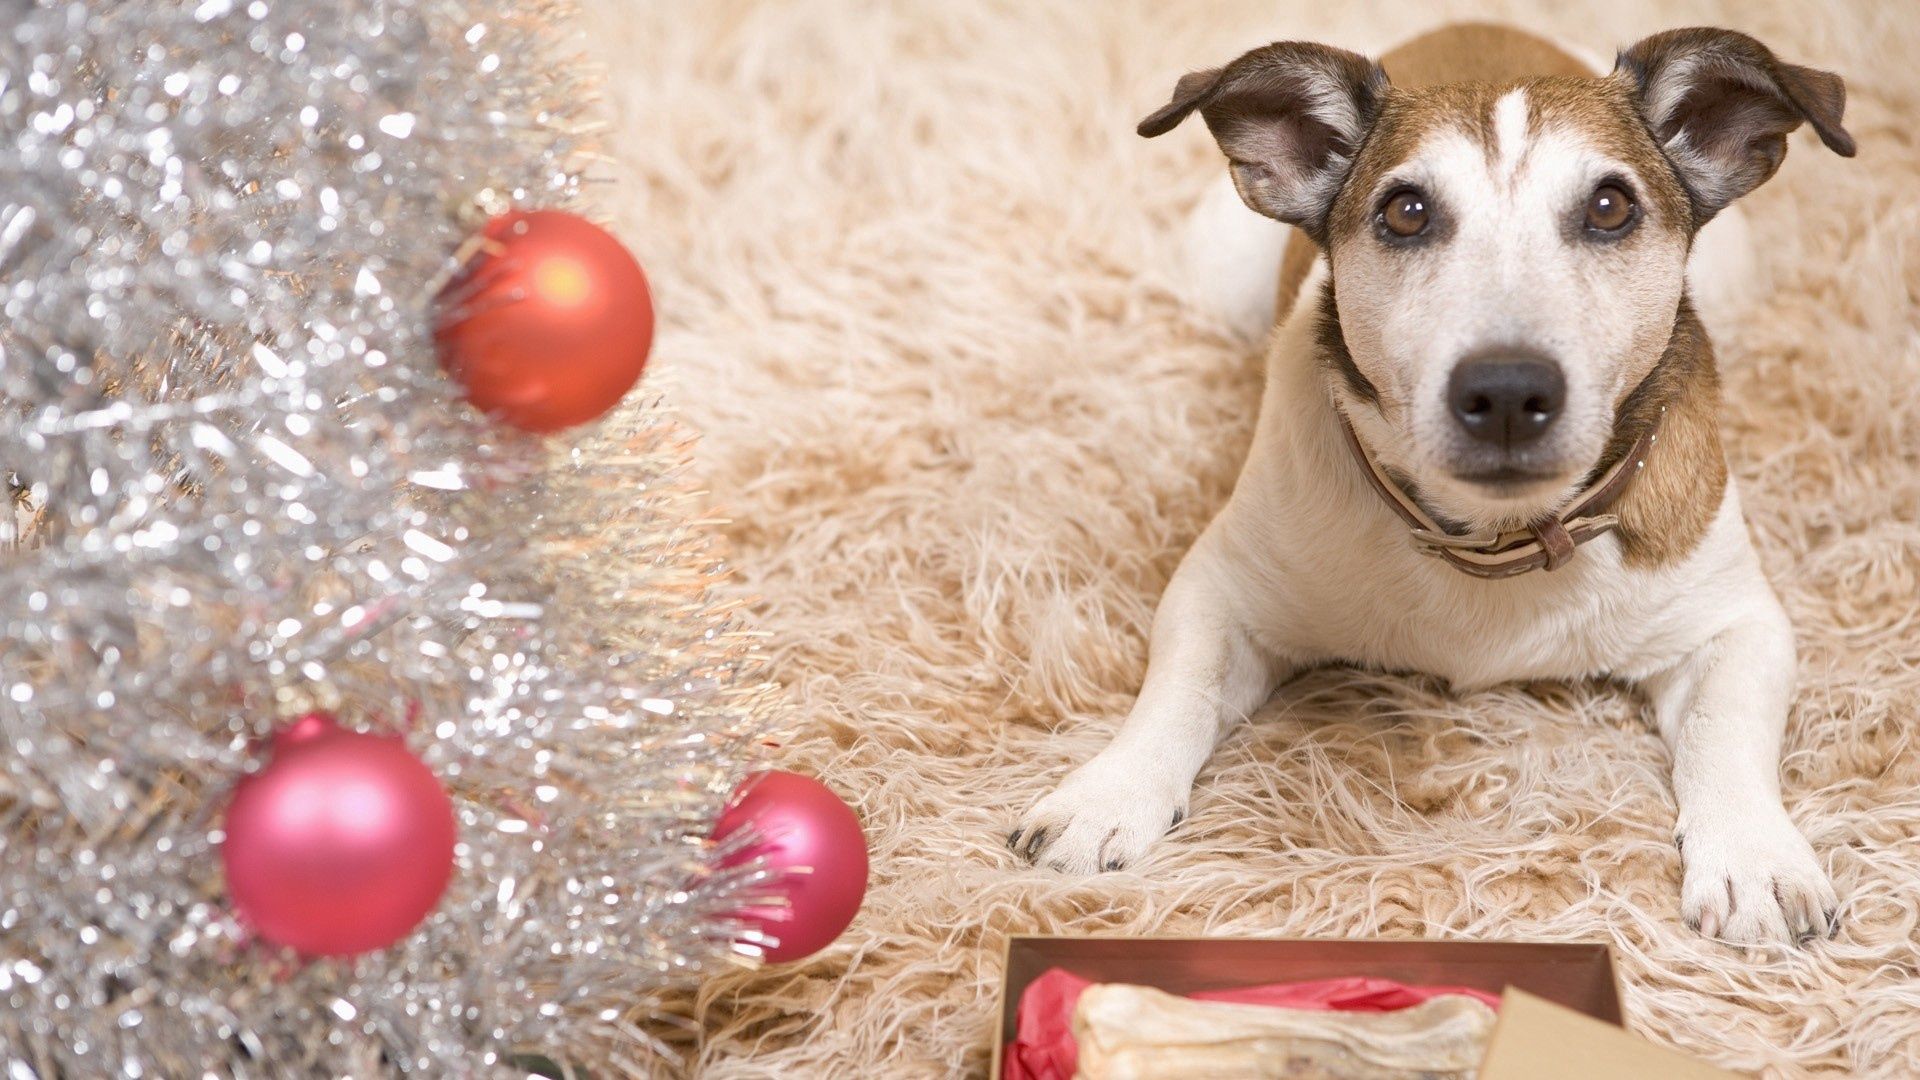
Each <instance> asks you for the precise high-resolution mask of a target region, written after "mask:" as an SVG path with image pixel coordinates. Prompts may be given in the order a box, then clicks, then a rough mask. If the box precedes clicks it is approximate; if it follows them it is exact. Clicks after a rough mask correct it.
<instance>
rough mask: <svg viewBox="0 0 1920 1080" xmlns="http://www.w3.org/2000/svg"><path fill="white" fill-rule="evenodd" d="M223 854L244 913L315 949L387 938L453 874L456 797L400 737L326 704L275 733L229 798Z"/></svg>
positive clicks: (266, 931)
mask: <svg viewBox="0 0 1920 1080" xmlns="http://www.w3.org/2000/svg"><path fill="white" fill-rule="evenodd" d="M225 830H226V840H225V841H224V842H223V843H222V844H221V846H220V861H221V862H222V864H224V865H225V867H226V872H227V893H228V895H229V896H230V897H231V898H232V901H233V909H234V912H235V913H236V914H237V915H238V916H239V917H240V919H241V921H242V922H243V923H245V924H246V925H247V926H248V927H249V928H250V929H252V930H253V932H254V933H256V934H258V935H259V936H260V937H262V938H264V939H266V940H267V941H271V942H273V943H274V944H276V945H285V946H288V947H290V948H293V949H296V950H298V951H299V952H301V953H303V954H305V955H308V956H350V955H353V954H355V953H363V952H369V951H371V950H374V949H382V948H385V947H387V946H388V945H391V944H393V943H394V942H396V941H399V940H400V939H401V938H403V937H406V936H407V935H408V934H409V933H411V932H412V931H413V928H414V927H416V926H418V925H420V921H421V920H422V919H425V918H426V917H427V914H428V913H429V912H431V911H432V910H433V909H434V906H435V905H436V904H438V903H439V902H440V894H441V893H443V892H445V891H446V888H447V881H448V879H449V878H450V877H452V875H453V844H454V819H453V803H452V802H451V801H450V800H449V799H448V798H447V793H446V790H445V789H444V788H442V787H441V786H440V781H439V780H437V779H436V778H435V777H434V775H433V773H432V771H430V770H429V769H428V768H427V767H426V766H425V765H424V764H422V763H421V761H420V759H419V758H417V757H415V756H413V753H412V751H410V750H408V749H407V747H406V744H405V743H403V742H401V741H400V739H398V738H396V737H389V736H380V735H363V734H360V733H358V732H352V731H347V730H345V729H343V728H341V727H340V726H339V725H338V724H336V723H335V722H334V720H333V718H332V717H330V716H328V715H326V714H324V713H312V714H309V715H307V716H303V717H301V718H300V719H298V720H296V721H294V722H293V723H292V724H291V725H289V726H288V727H286V728H285V729H284V730H282V731H280V732H279V733H278V734H276V735H275V736H274V739H273V758H272V760H271V761H269V762H268V763H267V766H266V767H265V768H263V769H261V770H260V771H259V772H257V773H254V774H253V775H251V776H249V777H247V778H246V779H244V780H242V781H240V783H239V785H238V786H236V787H235V788H234V791H233V798H232V801H231V802H229V803H228V805H227V815H226V823H225Z"/></svg>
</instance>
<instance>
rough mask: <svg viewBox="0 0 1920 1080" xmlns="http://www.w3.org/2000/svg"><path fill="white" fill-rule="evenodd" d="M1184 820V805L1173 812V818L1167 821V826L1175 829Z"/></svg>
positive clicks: (1185, 813) (1185, 815)
mask: <svg viewBox="0 0 1920 1080" xmlns="http://www.w3.org/2000/svg"><path fill="white" fill-rule="evenodd" d="M1185 820H1187V811H1186V808H1185V807H1182V808H1180V809H1178V810H1175V811H1174V812H1173V820H1172V821H1171V822H1168V823H1167V828H1168V829H1177V828H1179V827H1180V823H1181V822H1183V821H1185Z"/></svg>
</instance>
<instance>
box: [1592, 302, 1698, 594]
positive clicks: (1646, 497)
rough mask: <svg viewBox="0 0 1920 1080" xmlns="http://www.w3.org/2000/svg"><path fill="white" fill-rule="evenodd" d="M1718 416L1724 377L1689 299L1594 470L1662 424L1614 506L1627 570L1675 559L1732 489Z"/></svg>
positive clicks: (1687, 549)
mask: <svg viewBox="0 0 1920 1080" xmlns="http://www.w3.org/2000/svg"><path fill="white" fill-rule="evenodd" d="M1663 408H1664V409H1665V412H1664V413H1663V412H1662V411H1661V410H1662V409H1663ZM1719 413H1720V374H1719V370H1718V369H1717V368H1716V367H1715V365H1714V359H1713V343H1712V342H1711V341H1709V340H1708V338H1707V332H1706V328H1705V327H1703V326H1701V325H1700V319H1699V317H1698V316H1697V315H1695V314H1694V311H1693V305H1692V304H1690V303H1688V302H1687V301H1686V300H1684V299H1683V300H1682V301H1681V302H1680V311H1679V315H1678V317H1677V318H1676V319H1675V320H1674V325H1673V336H1672V338H1670V339H1669V340H1668V342H1667V348H1666V352H1665V353H1663V354H1662V355H1661V357H1660V362H1659V363H1658V364H1656V365H1654V368H1653V371H1652V372H1650V373H1649V374H1648V375H1647V377H1646V378H1645V379H1644V380H1642V381H1641V383H1640V385H1639V386H1637V387H1635V388H1634V389H1633V391H1632V392H1631V393H1629V394H1628V395H1627V396H1626V397H1625V398H1624V399H1623V400H1622V401H1621V403H1620V407H1619V409H1618V411H1617V412H1616V418H1615V420H1614V429H1613V439H1612V441H1611V442H1609V443H1608V445H1607V453H1606V455H1605V457H1604V458H1603V459H1602V462H1601V465H1600V467H1599V468H1598V469H1596V470H1595V475H1598V473H1600V472H1603V471H1605V470H1606V469H1607V468H1608V467H1610V466H1611V465H1612V464H1613V462H1615V461H1618V460H1619V459H1620V456H1621V455H1622V454H1625V453H1626V452H1627V451H1628V449H1630V448H1631V447H1632V446H1633V444H1634V442H1635V441H1637V440H1638V439H1639V438H1640V435H1641V433H1642V432H1644V431H1646V430H1647V428H1649V427H1650V426H1652V425H1653V424H1655V423H1658V424H1659V425H1660V430H1659V435H1658V441H1657V442H1655V443H1654V446H1653V450H1652V452H1650V453H1649V454H1648V455H1647V466H1646V468H1645V469H1643V470H1641V473H1640V476H1639V477H1638V478H1637V479H1636V480H1635V481H1634V482H1633V485H1632V486H1631V487H1629V488H1628V489H1627V492H1626V494H1625V495H1623V496H1621V498H1620V501H1619V502H1618V503H1616V504H1615V506H1614V512H1615V513H1617V514H1619V515H1620V530H1619V533H1618V535H1619V537H1620V543H1621V546H1622V547H1623V548H1624V549H1625V552H1626V561H1627V565H1629V566H1636V567H1646V566H1657V565H1660V564H1663V563H1671V562H1674V561H1676V560H1678V559H1681V558H1684V557H1685V556H1686V555H1687V554H1688V553H1689V552H1691V551H1692V550H1693V549H1694V548H1695V547H1697V546H1699V544H1700V541H1701V539H1702V538H1704V537H1705V536H1706V534H1707V528H1708V526H1710V525H1712V524H1713V518H1714V515H1715V514H1717V513H1718V512H1719V510H1720V499H1721V496H1722V495H1723V494H1724V493H1725V492H1726V488H1727V459H1726V455H1725V453H1724V452H1723V451H1722V449H1721V445H1720V418H1719Z"/></svg>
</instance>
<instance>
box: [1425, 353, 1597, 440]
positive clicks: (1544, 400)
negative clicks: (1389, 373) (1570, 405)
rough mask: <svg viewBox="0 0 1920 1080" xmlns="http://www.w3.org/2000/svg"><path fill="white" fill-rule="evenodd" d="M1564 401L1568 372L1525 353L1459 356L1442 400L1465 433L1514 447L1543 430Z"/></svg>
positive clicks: (1549, 423) (1549, 361) (1550, 425)
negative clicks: (1445, 398) (1444, 400)
mask: <svg viewBox="0 0 1920 1080" xmlns="http://www.w3.org/2000/svg"><path fill="white" fill-rule="evenodd" d="M1566 401H1567V377H1566V376H1565V375H1562V374H1561V373H1560V365H1558V364H1556V363H1554V362H1553V361H1551V360H1546V359H1542V358H1541V357H1537V356H1527V355H1524V354H1520V355H1515V354H1511V353H1509V354H1501V355H1495V356H1476V357H1471V358H1469V359H1466V360H1462V361H1460V363H1459V364H1457V365H1455V367H1454V369H1453V375H1452V376H1451V377H1449V378H1448V379H1447V404H1448V405H1449V406H1450V407H1451V408H1452V409H1453V418H1454V419H1455V420H1458V421H1459V422H1460V426H1461V427H1462V428H1464V429H1465V430H1466V432H1467V434H1469V435H1471V436H1473V437H1474V438H1476V439H1479V440H1481V441H1482V442H1489V443H1493V444H1494V445H1496V446H1499V447H1501V448H1503V449H1508V450H1512V449H1516V448H1518V447H1522V446H1525V445H1527V444H1528V443H1530V442H1533V441H1534V440H1536V439H1538V438H1539V437H1540V436H1541V435H1544V434H1546V430H1547V429H1548V428H1549V427H1552V426H1553V419H1554V417H1556V416H1559V415H1560V409H1561V407H1562V406H1563V405H1565V404H1566Z"/></svg>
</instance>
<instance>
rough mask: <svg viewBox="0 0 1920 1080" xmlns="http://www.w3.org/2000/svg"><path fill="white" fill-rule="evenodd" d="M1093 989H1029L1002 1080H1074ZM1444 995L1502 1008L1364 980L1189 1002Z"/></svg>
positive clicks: (1214, 993) (1050, 973)
mask: <svg viewBox="0 0 1920 1080" xmlns="http://www.w3.org/2000/svg"><path fill="white" fill-rule="evenodd" d="M1092 985H1093V980H1091V979H1083V978H1081V977H1080V976H1078V975H1075V974H1073V973H1072V972H1070V971H1067V970H1065V969H1063V968H1048V969H1047V970H1046V971H1045V972H1042V973H1041V975H1040V977H1039V978H1037V979H1035V980H1033V982H1031V983H1029V984H1027V989H1026V991H1025V992H1024V993H1022V994H1021V995H1020V1011H1019V1013H1018V1014H1017V1017H1016V1020H1015V1025H1016V1030H1015V1032H1014V1037H1013V1041H1012V1042H1011V1043H1008V1044H1007V1050H1006V1055H1005V1058H1004V1060H1003V1066H1002V1068H1001V1077H1002V1080H1072V1077H1073V1071H1074V1068H1075V1067H1076V1066H1077V1065H1078V1064H1079V1061H1080V1048H1079V1047H1078V1046H1076V1045H1074V1041H1073V1007H1074V1005H1075V1004H1076V1003H1077V1002H1079V1000H1080V992H1081V991H1082V990H1085V989H1086V988H1087V987H1089V986H1092ZM1442 994H1465V995H1466V996H1468V997H1470V998H1475V999H1477V1000H1479V1001H1482V1002H1485V1003H1486V1004H1487V1005H1488V1006H1489V1007H1491V1008H1495V1009H1497V1008H1499V1007H1500V999H1499V998H1498V997H1495V996H1494V995H1492V994H1489V993H1487V992H1486V991H1485V990H1475V989H1473V988H1472V987H1466V986H1409V985H1407V984H1405V983H1397V982H1394V981H1393V980H1391V979H1370V978H1366V977H1363V976H1355V977H1352V978H1347V979H1321V980H1319V981H1318V982H1298V983H1275V984H1271V985H1267V986H1240V987H1235V988H1233V989H1231V990H1199V991H1196V992H1194V993H1191V994H1188V995H1187V996H1188V997H1190V998H1193V999H1195V1000H1196V1001H1231V1002H1235V1003H1237V1004H1241V1005H1274V1006H1278V1007H1280V1008H1284V1009H1312V1010H1318V1011H1324V1010H1339V1011H1344V1012H1392V1011H1393V1010H1395V1009H1405V1008H1409V1007H1411V1006H1414V1005H1418V1004H1420V1003H1421V1002H1423V1001H1426V1000H1427V999H1428V998H1435V997H1439V996H1441V995H1442Z"/></svg>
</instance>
